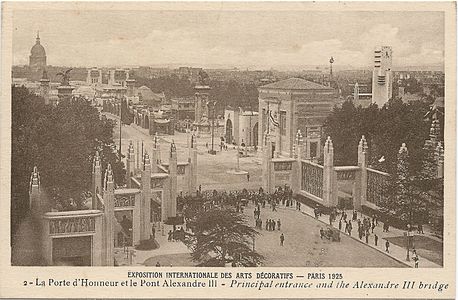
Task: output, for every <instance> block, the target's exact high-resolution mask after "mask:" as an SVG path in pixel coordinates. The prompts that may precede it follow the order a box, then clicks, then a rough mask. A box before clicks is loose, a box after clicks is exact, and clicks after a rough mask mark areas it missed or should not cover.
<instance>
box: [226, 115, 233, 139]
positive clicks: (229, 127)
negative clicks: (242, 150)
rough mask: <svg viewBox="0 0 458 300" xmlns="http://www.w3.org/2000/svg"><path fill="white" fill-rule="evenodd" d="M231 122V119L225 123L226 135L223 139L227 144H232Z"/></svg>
mask: <svg viewBox="0 0 458 300" xmlns="http://www.w3.org/2000/svg"><path fill="white" fill-rule="evenodd" d="M232 138H233V135H232V121H231V119H228V120H227V121H226V134H225V139H226V143H227V144H232Z"/></svg>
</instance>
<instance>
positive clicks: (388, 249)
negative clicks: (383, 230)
mask: <svg viewBox="0 0 458 300" xmlns="http://www.w3.org/2000/svg"><path fill="white" fill-rule="evenodd" d="M385 252H387V253H390V242H388V241H386V242H385Z"/></svg>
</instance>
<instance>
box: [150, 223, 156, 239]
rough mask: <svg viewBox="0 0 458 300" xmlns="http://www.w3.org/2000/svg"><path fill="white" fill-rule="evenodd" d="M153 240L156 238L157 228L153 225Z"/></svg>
mask: <svg viewBox="0 0 458 300" xmlns="http://www.w3.org/2000/svg"><path fill="white" fill-rule="evenodd" d="M150 238H151V239H152V240H154V239H155V238H156V227H155V226H154V225H153V226H151V237H150Z"/></svg>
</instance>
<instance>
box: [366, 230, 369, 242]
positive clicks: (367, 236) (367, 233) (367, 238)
mask: <svg viewBox="0 0 458 300" xmlns="http://www.w3.org/2000/svg"><path fill="white" fill-rule="evenodd" d="M366 244H369V232H366Z"/></svg>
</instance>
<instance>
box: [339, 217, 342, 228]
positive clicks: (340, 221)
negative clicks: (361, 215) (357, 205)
mask: <svg viewBox="0 0 458 300" xmlns="http://www.w3.org/2000/svg"><path fill="white" fill-rule="evenodd" d="M339 230H342V219H340V220H339Z"/></svg>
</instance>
